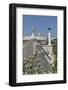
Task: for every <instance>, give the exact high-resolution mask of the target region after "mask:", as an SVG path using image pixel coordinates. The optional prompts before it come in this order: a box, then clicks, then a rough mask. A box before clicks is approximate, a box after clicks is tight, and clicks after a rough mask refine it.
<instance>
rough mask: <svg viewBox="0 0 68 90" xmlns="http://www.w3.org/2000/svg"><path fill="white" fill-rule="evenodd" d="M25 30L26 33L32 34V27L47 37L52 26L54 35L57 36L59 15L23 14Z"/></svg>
mask: <svg viewBox="0 0 68 90" xmlns="http://www.w3.org/2000/svg"><path fill="white" fill-rule="evenodd" d="M23 22H24V24H23V30H24V34H25V35H31V34H32V27H35V29H36V31H37V32H41V33H42V34H44V35H45V36H46V37H47V34H48V28H49V27H50V28H51V33H52V37H54V38H57V16H34V15H24V16H23Z"/></svg>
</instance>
